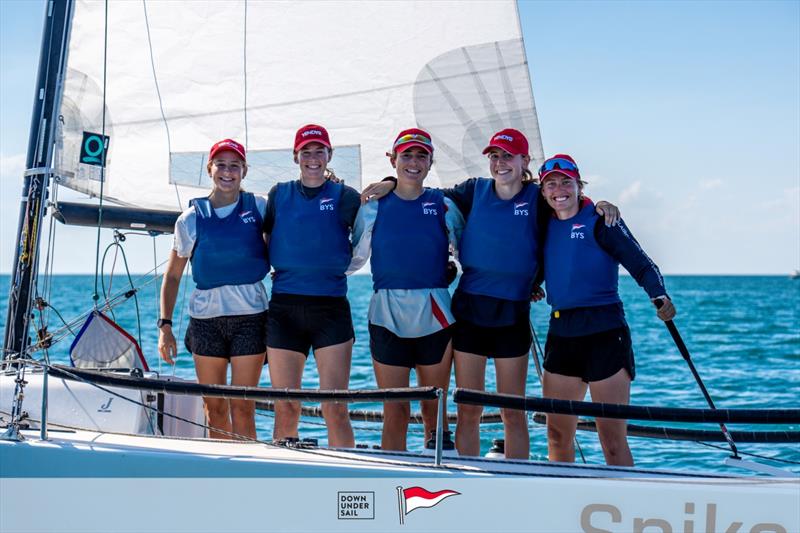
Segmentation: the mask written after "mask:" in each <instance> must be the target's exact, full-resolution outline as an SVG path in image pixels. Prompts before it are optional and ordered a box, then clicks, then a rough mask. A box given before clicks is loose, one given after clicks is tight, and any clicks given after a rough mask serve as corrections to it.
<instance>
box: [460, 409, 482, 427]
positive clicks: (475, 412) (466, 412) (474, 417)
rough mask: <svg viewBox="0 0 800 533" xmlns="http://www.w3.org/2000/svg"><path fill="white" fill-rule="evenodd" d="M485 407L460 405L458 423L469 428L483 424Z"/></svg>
mask: <svg viewBox="0 0 800 533" xmlns="http://www.w3.org/2000/svg"><path fill="white" fill-rule="evenodd" d="M482 414H483V407H481V406H479V405H459V406H458V423H459V424H464V425H467V426H477V425H478V424H480V423H481V415H482Z"/></svg>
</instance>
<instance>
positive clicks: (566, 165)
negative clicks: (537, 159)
mask: <svg viewBox="0 0 800 533" xmlns="http://www.w3.org/2000/svg"><path fill="white" fill-rule="evenodd" d="M551 170H570V171H572V172H578V165H576V164H575V163H573V162H572V161H570V160H569V159H561V158H558V159H548V160H547V161H545V162H544V164H543V165H542V166H541V167H540V168H539V177H542V174H544V173H545V172H550V171H551Z"/></svg>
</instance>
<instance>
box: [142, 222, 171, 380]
mask: <svg viewBox="0 0 800 533" xmlns="http://www.w3.org/2000/svg"><path fill="white" fill-rule="evenodd" d="M150 236H151V237H152V239H153V272H154V274H153V275H154V276H155V277H156V279H159V276H158V253H157V251H156V234H155V233H151V234H150ZM153 292H154V293H155V298H154V299H153V301H155V303H156V313H155V316H157V317H161V282H160V281H157V282H156V283H155V284H154V285H153ZM140 346H141V344H140ZM156 352H159V351H158V341H156ZM158 373H159V374H161V353H160V352H159V353H158ZM174 373H175V370H174V369H173V375H174Z"/></svg>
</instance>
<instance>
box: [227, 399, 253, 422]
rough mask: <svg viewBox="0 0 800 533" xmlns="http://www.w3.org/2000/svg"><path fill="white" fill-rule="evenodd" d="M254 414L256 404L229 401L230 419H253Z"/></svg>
mask: <svg viewBox="0 0 800 533" xmlns="http://www.w3.org/2000/svg"><path fill="white" fill-rule="evenodd" d="M255 414H256V403H255V402H254V401H251V400H231V416H232V417H237V418H238V417H254V416H255Z"/></svg>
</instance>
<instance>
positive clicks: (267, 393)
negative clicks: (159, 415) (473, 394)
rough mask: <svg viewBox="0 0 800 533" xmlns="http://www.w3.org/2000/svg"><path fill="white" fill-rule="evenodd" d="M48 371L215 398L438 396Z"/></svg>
mask: <svg viewBox="0 0 800 533" xmlns="http://www.w3.org/2000/svg"><path fill="white" fill-rule="evenodd" d="M48 374H50V375H51V376H53V377H56V378H61V379H70V380H76V377H77V378H80V379H82V380H86V381H89V382H91V383H95V384H99V385H108V386H113V387H120V388H124V389H135V390H148V391H153V392H162V393H165V394H182V395H186V396H207V397H211V398H234V399H242V400H300V401H307V402H320V401H349V402H373V401H393V400H397V401H401V400H404V401H410V400H435V399H437V395H436V392H437V390H438V389H437V388H436V387H406V388H397V389H372V390H315V389H268V388H261V387H240V386H236V385H201V384H199V383H186V382H176V381H168V380H164V379H151V378H143V377H138V376H132V375H130V374H120V373H119V372H109V371H99V370H88V369H85V368H73V367H67V366H63V365H51V366H50V367H49V368H48Z"/></svg>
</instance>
